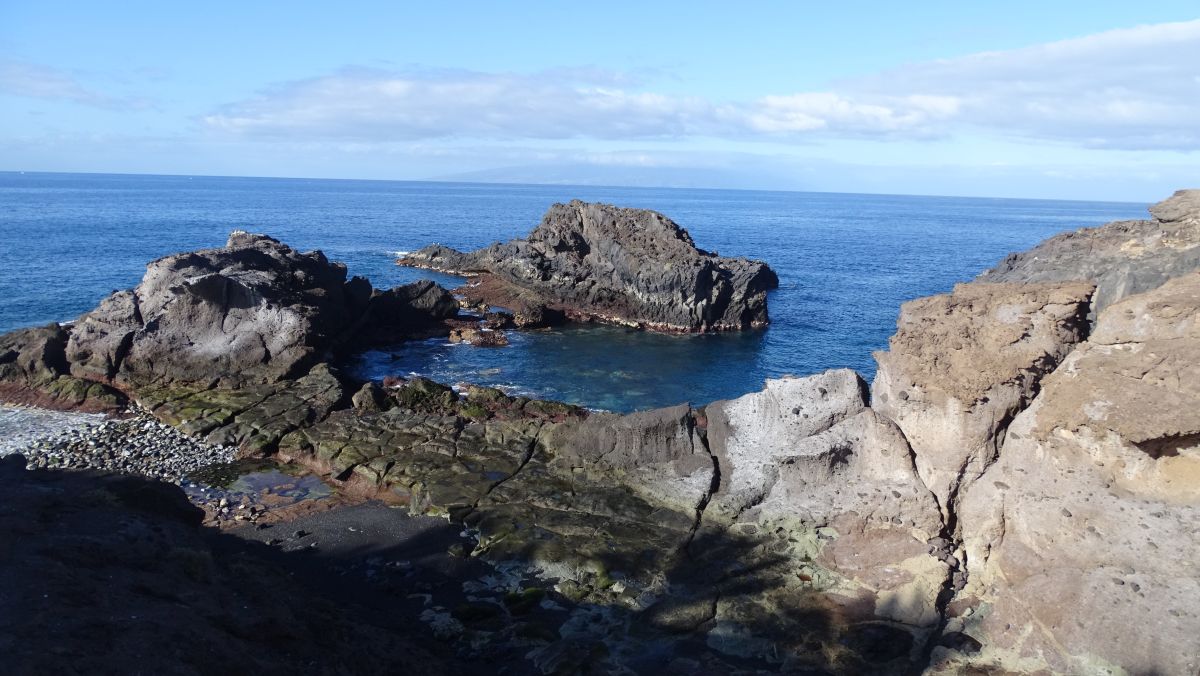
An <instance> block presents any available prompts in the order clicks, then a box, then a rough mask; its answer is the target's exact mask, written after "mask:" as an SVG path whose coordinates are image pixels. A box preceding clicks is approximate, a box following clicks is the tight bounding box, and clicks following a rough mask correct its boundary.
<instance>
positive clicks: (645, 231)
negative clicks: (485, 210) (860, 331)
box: [399, 201, 779, 331]
mask: <svg viewBox="0 0 1200 676" xmlns="http://www.w3.org/2000/svg"><path fill="white" fill-rule="evenodd" d="M399 262H400V263H401V264H403V265H412V266H417V267H426V268H431V269H435V270H441V271H446V272H454V273H460V274H462V273H465V274H469V275H472V276H474V277H476V279H475V280H474V281H473V282H472V283H471V284H469V285H468V286H467V287H464V289H461V290H460V291H462V292H463V293H464V294H465V295H466V296H467V297H468V298H469V299H471V303H472V304H479V303H483V304H485V305H498V306H503V307H505V308H508V309H510V310H512V311H513V312H514V314H515V321H516V323H517V325H519V326H521V325H524V326H533V325H544V324H547V323H550V321H551V319H550V317H549V316H548V315H550V314H553V313H557V314H559V315H562V316H566V317H570V318H574V319H582V320H588V321H605V322H612V323H618V324H629V325H633V326H638V327H641V328H647V329H651V330H662V331H726V330H744V329H750V328H757V327H762V326H766V324H767V321H768V319H767V302H766V292H767V291H768V290H769V289H772V288H774V287H775V286H778V283H779V281H778V278H777V277H776V275H775V273H774V272H773V271H772V270H771V269H770V268H769V267H767V266H766V265H765V264H764V263H761V262H757V261H749V260H746V259H741V258H722V257H720V256H717V255H715V254H710V253H708V252H706V251H703V250H700V249H697V248H696V246H695V244H694V243H693V242H692V239H691V237H690V236H689V235H688V234H687V231H685V230H684V229H683V228H681V227H679V226H678V225H676V224H675V223H674V222H672V221H671V220H670V219H668V218H666V217H665V216H663V215H662V214H658V213H655V212H653V211H646V210H642V209H622V208H618V207H614V206H610V205H606V204H589V203H585V202H579V201H573V202H570V203H569V204H555V205H554V206H552V207H551V208H550V210H549V211H547V212H546V215H545V216H544V217H543V218H542V222H541V224H540V225H538V226H537V227H536V228H535V229H534V230H533V231H532V232H531V233H530V235H529V237H528V238H526V239H524V240H513V241H511V242H508V243H506V244H494V245H492V246H491V247H488V248H486V249H480V250H478V251H475V252H472V253H466V254H464V253H460V252H457V251H454V250H453V249H449V248H447V247H444V246H440V245H434V246H430V247H426V248H425V249H422V250H420V251H417V252H414V253H412V254H409V255H408V256H406V257H405V258H402V259H401V260H400V261H399Z"/></svg>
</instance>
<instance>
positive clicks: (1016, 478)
mask: <svg viewBox="0 0 1200 676" xmlns="http://www.w3.org/2000/svg"><path fill="white" fill-rule="evenodd" d="M1197 411H1200V274H1191V275H1187V276H1185V277H1181V278H1179V279H1176V280H1173V281H1170V282H1167V283H1166V284H1164V285H1162V286H1160V287H1158V288H1157V289H1155V290H1153V291H1150V292H1147V293H1144V294H1140V295H1135V296H1131V297H1129V298H1127V299H1125V300H1122V301H1120V302H1118V303H1115V304H1113V305H1111V306H1109V307H1108V308H1107V309H1105V310H1104V311H1102V312H1101V313H1100V315H1099V317H1098V318H1097V321H1096V327H1095V331H1094V332H1093V334H1092V336H1091V337H1090V338H1089V339H1088V341H1087V342H1086V343H1084V344H1082V345H1080V346H1079V347H1078V348H1077V349H1076V350H1075V351H1074V352H1072V353H1071V354H1070V356H1068V357H1067V358H1066V359H1065V360H1064V361H1063V363H1062V364H1061V365H1060V366H1059V367H1058V368H1057V369H1056V370H1055V371H1054V373H1053V374H1051V375H1049V376H1048V377H1046V378H1045V379H1044V381H1043V384H1042V391H1041V393H1040V394H1039V395H1038V396H1037V398H1036V399H1035V400H1034V401H1033V404H1032V405H1031V406H1030V407H1029V408H1028V409H1027V410H1025V411H1024V412H1022V413H1021V414H1020V415H1018V416H1017V418H1016V419H1015V420H1014V421H1013V423H1012V425H1011V427H1010V431H1009V434H1008V437H1007V439H1006V440H1005V442H1004V445H1003V448H1002V451H1001V454H1000V458H999V460H998V461H997V462H996V464H994V465H993V466H992V467H990V468H989V469H988V470H987V471H986V473H984V475H983V476H982V477H981V478H980V479H979V481H977V482H976V483H975V484H974V485H973V486H972V487H971V488H970V489H969V490H968V491H967V492H966V494H965V496H964V497H963V500H962V505H961V509H960V522H961V523H962V524H963V537H964V545H965V546H966V550H967V562H968V571H969V573H970V577H969V584H968V587H967V589H966V590H964V592H963V595H962V601H961V603H960V602H959V601H957V600H956V605H961V606H962V607H963V608H967V607H969V608H971V609H972V612H971V613H970V614H969V615H968V614H967V613H966V612H964V613H962V617H959V618H953V619H952V622H956V623H958V624H959V625H960V626H962V628H963V630H964V631H965V632H966V633H967V634H969V635H970V636H973V637H975V638H976V639H978V640H979V641H980V642H982V644H983V651H982V652H981V653H980V654H978V655H974V656H965V655H962V654H959V653H956V652H954V651H951V650H942V651H940V653H939V654H937V655H935V658H936V659H937V660H938V661H940V662H941V663H942V664H943V666H944V667H945V670H946V672H947V673H958V672H959V670H960V669H962V668H965V666H964V665H972V666H974V667H977V668H979V667H989V666H994V665H1008V666H1010V667H1012V666H1018V665H1019V666H1021V667H1022V668H1023V669H1025V670H1028V671H1033V670H1036V669H1039V668H1040V669H1044V670H1047V671H1051V672H1055V673H1145V674H1149V673H1159V674H1190V673H1196V672H1197V670H1198V669H1200V612H1197V610H1196V609H1197V608H1198V607H1200V569H1198V568H1197V566H1198V563H1197V562H1200V538H1197V536H1196V533H1197V531H1196V524H1197V523H1200V415H1197V413H1196V412H1197ZM1106 670H1107V671H1106Z"/></svg>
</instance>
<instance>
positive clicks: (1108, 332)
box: [0, 191, 1200, 674]
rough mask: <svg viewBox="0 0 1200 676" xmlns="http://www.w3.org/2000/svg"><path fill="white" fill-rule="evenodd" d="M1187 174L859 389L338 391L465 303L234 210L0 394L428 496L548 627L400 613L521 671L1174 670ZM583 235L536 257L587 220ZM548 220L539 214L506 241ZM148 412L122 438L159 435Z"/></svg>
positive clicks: (1198, 236)
mask: <svg viewBox="0 0 1200 676" xmlns="http://www.w3.org/2000/svg"><path fill="white" fill-rule="evenodd" d="M1198 194H1200V193H1197V192H1195V191H1181V192H1180V193H1177V194H1176V195H1175V196H1174V197H1172V198H1171V199H1170V200H1167V201H1166V202H1164V203H1161V204H1159V205H1156V206H1155V207H1153V208H1152V210H1151V213H1152V215H1153V216H1154V218H1153V220H1148V221H1139V222H1135V223H1132V224H1131V223H1115V224H1110V225H1107V226H1103V227H1101V228H1096V229H1090V230H1085V231H1081V232H1079V233H1072V234H1071V235H1070V236H1060V237H1059V238H1054V239H1051V240H1048V241H1047V242H1046V243H1043V245H1041V246H1040V247H1038V248H1037V249H1035V250H1034V251H1036V252H1037V255H1025V256H1020V255H1018V256H1014V257H1010V259H1008V260H1007V261H1005V262H1004V263H1003V264H1002V268H1003V271H1002V272H995V273H989V274H988V275H985V276H984V277H983V278H981V280H978V281H976V282H972V283H968V284H961V285H959V286H957V287H956V288H955V289H954V290H953V291H952V292H951V293H948V294H942V295H939V296H934V297H930V298H924V299H918V300H914V301H911V302H909V303H906V304H905V305H904V306H903V307H902V308H901V311H900V317H899V319H898V322H897V332H896V334H895V335H894V336H893V338H892V339H891V341H890V344H889V349H888V350H886V351H883V352H880V353H878V354H877V355H876V358H877V361H878V363H879V370H878V372H877V374H876V377H875V379H874V382H873V383H872V384H870V385H869V386H868V384H867V383H866V382H864V381H863V380H862V378H861V377H859V376H858V374H856V373H854V372H853V371H849V370H844V369H842V370H833V371H827V372H825V373H821V374H815V375H811V376H808V377H804V378H784V379H780V380H771V381H768V382H767V383H766V386H765V387H764V389H763V390H762V391H760V392H757V393H752V394H748V395H745V396H742V397H739V398H736V399H732V400H727V401H718V402H712V403H710V404H708V405H705V406H701V407H695V408H693V407H691V406H688V405H681V406H676V407H668V408H663V409H656V410H651V411H642V412H638V413H633V414H629V415H620V416H619V415H612V414H603V413H601V414H589V413H588V412H587V411H584V410H582V409H579V408H577V407H571V406H567V405H565V404H561V403H557V402H548V401H538V400H530V399H527V398H523V397H512V396H508V395H505V394H504V393H502V392H500V391H498V390H493V389H489V388H466V389H465V390H464V391H463V392H461V393H460V392H456V391H454V390H453V389H451V388H449V387H447V386H445V385H441V384H438V383H434V382H431V381H427V380H424V379H419V378H414V379H409V380H402V379H391V380H389V381H386V382H384V383H362V382H356V381H354V380H353V379H351V378H348V377H347V376H346V375H344V374H343V373H342V372H341V371H340V369H339V368H338V365H337V359H336V355H337V354H338V353H339V352H341V351H343V350H345V349H346V346H348V345H350V344H361V342H362V340H363V338H362V336H363V335H370V336H371V337H372V340H375V339H385V338H387V339H397V338H399V337H403V336H405V335H419V333H420V332H428V331H444V332H446V333H447V334H448V333H449V331H450V330H452V329H454V328H455V327H454V325H453V324H452V322H453V321H456V320H454V319H453V318H452V317H451V315H452V313H453V312H456V308H455V307H454V304H455V303H454V299H452V298H450V297H449V295H448V294H446V293H445V291H444V290H440V289H439V288H435V287H434V286H433V285H428V284H426V285H423V286H420V287H409V288H405V287H401V288H400V289H398V290H392V291H390V292H377V291H374V290H371V289H370V287H369V284H367V285H366V286H363V285H364V284H365V281H363V282H359V281H355V280H349V281H347V280H346V279H345V270H344V268H341V267H339V266H338V265H337V264H332V263H329V262H328V261H326V260H325V259H324V257H323V256H320V254H317V253H310V254H299V253H297V252H294V251H292V250H291V249H289V248H287V247H286V246H285V245H282V244H281V243H279V242H276V241H274V240H271V239H269V238H266V237H262V236H253V235H246V234H236V233H235V235H234V236H232V237H231V239H230V242H229V243H228V244H227V246H226V247H224V248H222V249H215V250H208V251H204V252H197V253H194V254H180V255H178V256H174V257H168V258H167V259H162V260H160V261H156V262H154V263H151V265H150V267H149V268H148V271H147V275H146V278H145V279H144V280H143V282H142V284H141V285H139V287H138V288H136V289H133V290H130V291H126V292H119V293H117V294H114V295H113V296H112V297H110V298H109V299H107V300H106V301H105V302H104V303H102V304H101V306H100V308H98V309H97V310H96V311H94V312H93V313H89V314H88V315H85V316H84V317H83V318H81V320H80V321H79V322H78V323H76V324H75V325H74V326H72V327H66V328H64V327H46V328H43V329H29V330H24V331H18V332H14V333H12V334H8V335H6V336H3V337H0V381H2V382H3V383H4V384H5V386H6V388H7V389H4V390H0V392H23V393H26V395H28V396H36V397H41V398H43V399H45V398H48V399H52V400H59V401H62V402H64V403H66V404H70V405H76V406H78V405H80V404H86V403H87V402H90V401H92V399H94V398H101V399H105V400H106V401H107V400H120V401H132V402H136V403H137V404H138V405H139V406H141V407H142V408H144V409H145V410H146V411H149V412H150V414H151V415H153V416H154V418H156V419H157V420H159V421H162V422H163V423H166V424H168V425H170V426H172V427H173V428H175V429H176V430H179V431H180V432H182V433H184V434H187V435H189V436H190V437H191V438H193V439H200V440H203V441H204V443H205V444H206V446H205V448H209V449H212V448H217V447H221V448H228V447H236V448H237V449H238V455H239V456H240V457H270V458H274V459H277V460H283V461H290V462H295V463H299V464H302V465H304V466H305V467H307V468H309V469H310V470H311V471H314V472H317V473H319V474H320V475H322V476H323V477H324V478H325V479H326V481H328V482H329V483H330V484H331V485H333V486H335V487H337V488H338V490H340V491H344V492H345V493H346V494H347V495H354V496H357V499H358V500H360V501H361V500H363V499H368V498H369V499H372V500H378V501H381V502H382V503H385V504H389V505H393V506H396V507H399V508H402V509H404V510H405V511H407V512H408V513H410V514H412V515H424V516H437V517H440V518H443V519H447V520H448V521H449V522H450V523H451V524H453V525H454V527H455V528H458V529H461V530H462V532H464V533H467V534H469V535H470V537H471V539H470V542H469V543H467V545H468V546H464V547H462V548H460V549H457V550H455V551H456V552H457V553H458V554H459V555H462V556H464V557H465V560H468V561H471V562H475V563H480V564H488V565H490V566H492V568H491V570H492V571H493V572H492V573H488V575H492V576H493V581H494V583H493V584H491V586H492V587H493V588H496V587H497V585H498V586H500V587H503V586H504V584H507V583H502V581H501V578H504V575H500V574H499V573H498V572H497V571H500V572H502V571H516V573H514V574H516V575H517V576H518V577H519V578H520V579H521V580H523V581H522V582H520V583H517V582H512V585H515V586H512V588H511V589H510V590H509V591H510V592H512V593H516V594H524V593H526V592H525V591H524V590H526V589H531V588H536V589H540V590H542V591H541V592H538V593H540V594H543V595H546V594H549V596H542V597H539V599H540V600H539V601H538V605H539V607H540V604H541V600H546V601H547V603H548V604H549V608H544V609H543V610H545V611H546V612H548V613H550V614H549V615H547V616H546V618H548V619H545V620H543V621H542V624H539V626H540V627H541V628H542V629H543V630H546V631H540V630H539V631H533V630H531V629H529V628H527V627H526V628H524V629H521V628H520V627H525V625H527V624H528V623H527V622H526V621H525V620H522V619H521V615H520V613H519V612H516V611H515V610H514V608H512V607H507V606H505V603H506V602H504V601H499V605H500V606H504V608H502V609H501V610H494V609H493V608H491V607H484V606H464V607H463V608H456V609H455V608H451V606H448V605H445V604H440V605H439V602H434V601H430V603H431V604H432V605H430V606H428V607H425V606H421V607H419V608H416V607H414V608H413V609H412V610H411V612H412V613H413V615H414V617H420V618H421V619H422V621H423V622H424V626H425V627H426V629H425V631H429V632H431V635H433V636H437V637H441V640H442V641H444V642H445V644H446V645H449V646H451V647H452V648H453V650H454V652H455V654H457V655H458V656H460V657H467V658H469V659H472V660H483V661H484V662H485V663H486V662H487V661H495V663H497V664H498V663H500V662H503V663H504V664H505V665H506V668H508V669H509V673H541V674H548V673H589V672H591V673H595V672H601V673H604V672H613V673H630V672H633V673H647V672H664V673H780V672H789V673H836V674H843V673H844V674H854V673H881V674H889V673H890V674H908V673H916V672H924V673H943V674H953V673H1015V674H1035V673H1108V674H1132V673H1164V674H1175V673H1179V674H1188V673H1194V672H1195V670H1196V668H1197V667H1198V666H1200V639H1198V638H1197V637H1200V614H1198V613H1197V612H1196V610H1195V608H1196V607H1197V606H1200V573H1198V571H1197V570H1196V569H1195V567H1194V566H1195V561H1200V549H1198V548H1200V538H1197V537H1196V533H1195V527H1194V525H1195V524H1196V523H1198V522H1200V520H1198V519H1197V517H1200V445H1198V440H1200V416H1198V415H1197V413H1196V411H1200V391H1198V390H1197V383H1200V371H1198V369H1200V333H1198V330H1200V259H1197V258H1196V256H1195V254H1196V252H1197V251H1200V209H1197V208H1196V205H1197V195H1198ZM560 206H563V205H560ZM556 208H557V207H556ZM564 208H565V209H566V212H567V213H568V214H569V213H582V214H584V215H583V216H581V218H582V219H583V222H585V223H586V222H587V221H588V219H592V220H596V221H603V219H602V218H598V217H595V216H594V215H593V216H588V215H587V213H588V210H589V209H596V208H599V207H592V206H589V205H584V204H582V203H572V205H565V206H564ZM599 209H600V210H601V212H604V210H603V209H602V208H599ZM552 213H557V212H555V211H554V210H553V209H552ZM604 213H607V212H604ZM639 213H651V212H639ZM624 217H628V218H632V219H633V220H632V221H631V222H634V223H640V222H641V221H640V220H638V219H639V218H641V216H637V215H630V214H624V215H623V216H622V218H624ZM564 218H565V217H564ZM560 220H561V219H560V218H559V217H558V216H554V217H551V216H550V215H548V216H547V219H546V221H544V223H543V225H548V226H551V227H548V228H547V232H549V231H553V232H559V229H558V224H560V223H559V221H560ZM566 220H567V221H571V219H566ZM571 222H575V221H571ZM656 223H658V225H659V226H661V225H663V224H662V223H661V222H660V221H656ZM671 225H673V224H671ZM676 228H677V226H676ZM570 232H571V230H570V229H569V228H567V229H566V230H564V231H563V232H562V233H560V234H562V237H561V238H560V239H561V240H562V242H564V244H563V246H562V247H555V246H551V247H550V250H554V251H559V250H561V251H560V253H567V254H568V255H572V256H576V257H579V254H580V252H582V251H583V249H584V248H589V249H590V247H591V246H592V244H593V243H595V240H592V239H587V240H585V243H586V247H585V246H584V245H583V244H580V242H579V241H578V240H577V239H573V238H572V237H571V236H570V235H569V233H570ZM676 232H678V230H676ZM543 234H545V233H543ZM685 234H686V233H685ZM1079 241H1086V242H1088V244H1087V245H1086V246H1084V247H1083V249H1086V252H1084V251H1083V250H1082V249H1081V248H1080V246H1079V244H1078V243H1079ZM538 242H543V243H546V242H552V238H548V237H543V236H542V235H538V236H536V237H531V240H530V242H527V243H525V244H520V243H514V244H512V245H511V246H513V247H515V249H514V251H527V250H529V249H530V248H531V247H532V248H533V249H537V247H536V246H534V245H535V244H537V243H538ZM687 243H688V244H690V239H689V240H688V241H687ZM693 248H694V247H693ZM485 251H487V250H485ZM497 251H498V249H497ZM571 252H574V253H571ZM542 253H543V254H545V255H548V254H547V253H546V252H545V251H543V252H542ZM460 255H461V254H460ZM1080 256H1085V257H1086V260H1085V261H1083V262H1078V264H1076V265H1074V266H1073V267H1064V266H1062V265H1059V264H1057V263H1055V264H1052V265H1049V267H1047V265H1048V264H1047V263H1046V261H1052V262H1053V261H1059V260H1071V261H1074V260H1075V259H1076V258H1078V257H1080ZM552 257H553V256H552ZM582 257H583V258H586V254H583V256H582ZM513 260H519V257H516V256H514V257H513ZM554 265H556V264H551V266H550V267H551V269H555V268H554ZM488 274H490V275H492V276H493V277H494V278H498V277H499V275H498V274H496V273H494V272H489V273H488ZM758 274H759V275H761V274H763V273H758ZM1001 275H1002V276H1003V280H1002V281H1001V280H1000V276H1001ZM1050 277H1052V278H1050ZM758 279H759V280H760V281H762V279H763V278H762V277H761V276H759V277H758ZM506 284H507V282H506ZM1097 285H1099V286H1098V287H1097ZM1097 288H1099V290H1097ZM764 297H765V296H764ZM380 299H382V300H380ZM540 302H542V301H539V303H540ZM570 302H571V303H574V301H570ZM688 303H689V301H688V299H687V298H684V299H682V300H681V311H682V312H683V313H684V314H687V313H689V312H691V311H692V310H693V309H695V308H694V306H691V305H689V304H688ZM752 306H753V307H758V306H757V305H753V304H752ZM528 307H529V308H532V309H531V310H530V312H534V313H536V308H538V307H543V306H542V305H539V304H538V303H532V304H531V305H529V306H528ZM544 307H547V308H550V309H551V310H553V309H554V307H553V304H550V305H545V306H544ZM761 307H762V311H763V313H764V315H763V316H764V317H765V302H764V304H763V305H762V306H761ZM509 309H512V310H514V311H515V312H514V314H515V315H516V316H517V317H523V316H524V317H526V318H528V317H529V316H531V315H529V314H526V313H525V312H524V310H522V309H521V308H517V307H511V306H509ZM543 316H544V315H543ZM447 320H450V321H451V323H446V322H447ZM706 322H707V320H701V322H700V323H699V324H697V325H696V326H698V327H700V328H706V329H707V328H712V327H713V326H715V325H714V324H708V323H706ZM750 324H753V320H751V321H750ZM689 326H691V325H689ZM282 327H286V328H287V330H286V331H283V330H281V329H282ZM345 327H350V328H349V329H346V328H345ZM184 337H187V339H186V340H185V339H184ZM136 420H138V419H136V418H135V419H134V421H135V422H130V423H129V426H128V427H122V425H124V424H125V423H112V424H111V427H110V428H107V429H109V430H115V431H121V430H126V429H128V430H131V431H132V432H133V436H135V437H136V436H137V435H138V434H140V433H141V432H142V431H151V432H152V431H153V430H144V429H142V428H139V427H138V425H139V424H141V425H143V426H144V425H146V424H147V423H146V422H145V421H143V422H141V423H138V422H136ZM155 424H156V423H155ZM155 429H158V428H155ZM163 433H164V434H165V433H166V432H163ZM115 438H118V439H129V437H119V436H117V437H115ZM118 443H119V444H120V443H123V444H126V445H127V444H128V443H129V442H128V441H119V442H118ZM196 452H197V453H200V454H201V455H203V453H204V451H203V450H200V449H197V450H196ZM167 457H168V458H169V457H170V456H169V454H168V456H167ZM104 461H105V460H103V459H102V460H101V461H100V462H104ZM38 476H41V475H38ZM328 513H329V514H330V516H329V517H328V518H330V519H335V518H337V517H336V515H337V514H339V513H341V512H339V510H337V509H335V510H330V511H329V512H328ZM279 539H280V541H281V542H285V541H289V540H287V539H286V538H279ZM293 539H295V540H296V541H297V546H307V545H304V544H303V543H300V542H299V541H300V540H303V539H304V538H303V537H302V536H300V537H296V538H293ZM1164 546H1169V547H1170V548H1171V554H1170V555H1166V554H1162V553H1160V552H1161V550H1162V548H1163V547H1164ZM356 565H357V564H356ZM497 576H498V577H497ZM467 582H470V581H467ZM467 582H462V581H461V580H459V581H458V583H461V585H462V589H463V590H464V591H466V590H467V589H468V588H469V589H475V590H477V591H478V590H480V589H481V588H479V587H476V586H470V585H468V584H467ZM510 582H511V580H510ZM454 584H455V583H452V584H451V586H453V585H454ZM485 586H487V585H485ZM547 589H552V590H553V592H552V593H549V592H547V591H546V590H547ZM410 592H411V593H424V592H412V591H411V590H410V591H407V592H406V593H410ZM530 593H531V594H532V593H533V592H530ZM396 598H397V602H399V599H400V597H396ZM404 598H408V597H407V596H406V597H404ZM467 602H468V603H480V602H483V603H491V605H492V606H496V605H497V604H496V603H493V602H486V601H478V600H477V601H471V600H470V599H468V600H467ZM513 602H516V600H515V599H513ZM435 606H436V608H441V610H437V609H436V608H435ZM555 608H557V610H556V609H555ZM427 611H428V612H427ZM522 612H523V611H522ZM555 613H558V614H555ZM551 620H552V623H551V624H550V625H549V627H547V626H546V625H545V623H546V622H551ZM448 628H449V629H448ZM1131 628H1132V629H1131ZM522 632H524V633H522Z"/></svg>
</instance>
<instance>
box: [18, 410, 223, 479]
mask: <svg viewBox="0 0 1200 676" xmlns="http://www.w3.org/2000/svg"><path fill="white" fill-rule="evenodd" d="M13 452H14V453H20V454H21V455H22V456H24V457H25V458H26V461H27V463H28V468H29V469H70V470H100V471H105V472H120V473H122V474H132V475H136V476H143V477H146V478H149V479H159V480H162V481H166V482H169V483H173V484H176V485H178V484H181V483H183V482H184V481H185V480H186V478H187V477H188V476H189V475H191V474H194V473H196V472H198V471H200V470H202V469H204V468H206V467H210V466H212V465H218V464H227V463H230V462H233V460H234V457H235V454H236V452H237V449H236V448H233V447H229V446H213V445H211V444H206V443H204V442H202V441H198V440H196V439H194V438H192V437H189V436H187V435H186V434H183V433H182V432H180V431H179V430H177V429H175V428H174V427H171V426H170V425H166V424H164V423H161V422H159V421H158V420H157V419H156V418H154V417H153V416H151V415H150V414H149V413H148V412H146V411H141V410H134V411H133V412H132V414H131V415H130V416H129V417H127V418H124V419H117V420H105V421H103V422H94V423H86V424H84V426H82V427H76V428H72V429H68V430H65V431H63V432H61V433H59V434H57V435H53V436H50V437H43V438H41V439H37V440H33V441H31V442H29V443H27V444H24V445H22V446H20V447H19V448H16V449H15V450H14V451H13Z"/></svg>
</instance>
